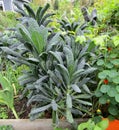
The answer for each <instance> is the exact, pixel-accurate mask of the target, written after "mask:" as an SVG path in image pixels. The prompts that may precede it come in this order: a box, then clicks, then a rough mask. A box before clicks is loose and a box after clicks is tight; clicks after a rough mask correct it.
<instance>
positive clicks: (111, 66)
mask: <svg viewBox="0 0 119 130" xmlns="http://www.w3.org/2000/svg"><path fill="white" fill-rule="evenodd" d="M113 66H114V65H113V64H112V63H106V64H105V67H107V68H108V69H111V68H113Z"/></svg>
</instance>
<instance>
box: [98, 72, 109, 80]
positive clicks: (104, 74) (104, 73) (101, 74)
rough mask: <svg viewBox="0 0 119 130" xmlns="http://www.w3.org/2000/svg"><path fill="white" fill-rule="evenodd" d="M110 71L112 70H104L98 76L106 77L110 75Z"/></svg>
mask: <svg viewBox="0 0 119 130" xmlns="http://www.w3.org/2000/svg"><path fill="white" fill-rule="evenodd" d="M109 72H110V71H109V70H103V71H102V72H100V73H99V74H98V78H100V79H105V78H106V77H107V76H108V75H109Z"/></svg>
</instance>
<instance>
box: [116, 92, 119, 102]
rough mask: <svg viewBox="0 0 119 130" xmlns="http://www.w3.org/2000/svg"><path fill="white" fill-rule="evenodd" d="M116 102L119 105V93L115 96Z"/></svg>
mask: <svg viewBox="0 0 119 130" xmlns="http://www.w3.org/2000/svg"><path fill="white" fill-rule="evenodd" d="M115 100H116V101H117V102H118V103H119V93H117V94H116V95H115Z"/></svg>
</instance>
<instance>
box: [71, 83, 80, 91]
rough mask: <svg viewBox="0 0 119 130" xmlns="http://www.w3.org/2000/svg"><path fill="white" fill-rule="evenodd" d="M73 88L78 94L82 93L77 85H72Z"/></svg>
mask: <svg viewBox="0 0 119 130" xmlns="http://www.w3.org/2000/svg"><path fill="white" fill-rule="evenodd" d="M71 87H72V88H73V90H74V91H75V92H77V93H81V89H80V88H79V86H78V85H77V84H72V85H71Z"/></svg>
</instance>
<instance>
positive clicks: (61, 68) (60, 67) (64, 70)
mask: <svg viewBox="0 0 119 130" xmlns="http://www.w3.org/2000/svg"><path fill="white" fill-rule="evenodd" d="M57 69H58V70H59V72H60V73H61V75H62V76H63V79H64V80H65V83H66V85H69V81H70V79H69V72H68V70H67V68H66V67H65V66H64V65H61V64H58V65H57Z"/></svg>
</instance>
